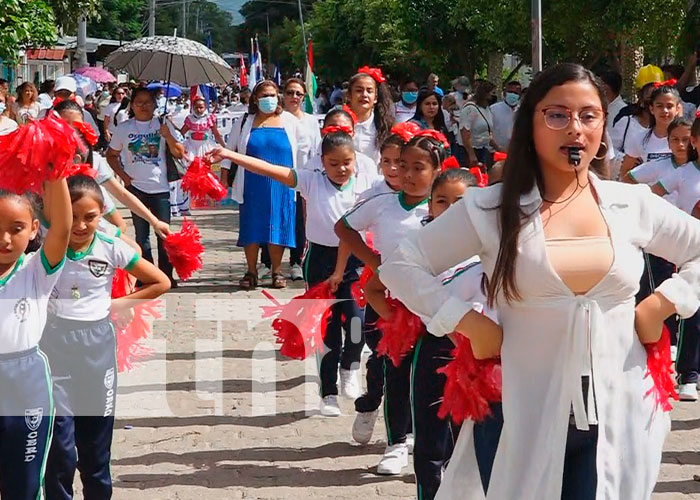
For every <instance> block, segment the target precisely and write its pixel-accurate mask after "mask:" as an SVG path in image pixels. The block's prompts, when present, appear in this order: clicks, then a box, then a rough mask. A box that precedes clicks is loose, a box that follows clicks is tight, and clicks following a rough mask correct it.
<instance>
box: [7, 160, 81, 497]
mask: <svg viewBox="0 0 700 500" xmlns="http://www.w3.org/2000/svg"><path fill="white" fill-rule="evenodd" d="M5 168H6V167H5ZM44 187H45V189H44V192H45V193H48V194H50V195H51V202H50V205H49V207H48V208H49V209H50V210H51V213H53V219H54V223H53V224H52V226H51V228H50V229H49V230H48V231H47V233H46V237H45V238H44V240H43V244H42V245H41V247H40V248H37V246H38V245H37V244H38V243H40V242H39V240H38V232H39V218H38V209H37V208H35V207H34V206H33V205H32V202H31V199H30V198H29V197H28V196H22V195H16V194H14V193H10V192H7V191H0V215H2V217H0V236H1V237H2V238H0V240H1V241H2V245H1V246H0V332H1V333H0V338H2V342H0V392H1V393H2V395H3V397H2V398H0V470H1V471H2V473H1V475H2V479H1V480H0V496H2V498H17V499H29V498H43V493H42V490H43V486H44V485H43V480H44V470H45V468H46V458H47V456H48V452H49V444H50V442H51V430H52V428H53V418H54V405H53V390H52V385H51V375H50V372H49V363H48V361H47V359H46V356H45V355H44V353H43V352H42V351H41V350H40V349H39V347H38V346H39V340H40V339H41V334H42V332H43V331H44V325H45V324H46V308H47V304H48V302H49V296H50V294H51V290H52V288H53V286H54V284H55V283H56V281H57V280H58V278H59V276H60V273H61V270H62V268H63V263H64V260H65V255H66V248H67V247H68V237H69V234H70V227H71V206H70V196H69V195H68V187H67V186H66V181H65V179H60V180H57V181H49V182H47V183H46V184H45V186H44ZM32 243H34V244H33V245H32ZM30 245H32V247H33V248H32V250H34V252H33V253H29V254H27V255H25V252H26V251H27V250H28V248H29V246H30Z"/></svg>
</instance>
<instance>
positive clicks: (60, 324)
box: [41, 317, 117, 500]
mask: <svg viewBox="0 0 700 500" xmlns="http://www.w3.org/2000/svg"><path fill="white" fill-rule="evenodd" d="M41 344H42V347H43V348H44V349H45V350H46V354H47V356H48V358H49V362H50V363H51V366H52V375H53V382H54V400H55V402H56V423H55V425H54V435H53V441H52V442H51V450H50V452H49V459H48V464H47V469H46V492H47V496H48V498H49V499H51V500H70V499H71V498H73V478H74V476H75V471H76V469H77V470H79V471H80V479H81V481H82V483H83V496H84V497H85V499H86V500H93V499H94V500H101V499H107V498H111V496H112V478H111V474H110V470H109V462H110V458H111V448H112V433H113V429H114V408H115V402H116V397H117V395H116V392H117V360H116V354H115V353H116V337H115V333H114V329H113V328H112V325H111V323H110V321H109V318H105V319H104V320H101V321H96V322H89V321H72V320H65V319H59V318H55V317H50V318H49V320H48V321H47V324H46V330H45V331H44V336H43V338H42V343H41Z"/></svg>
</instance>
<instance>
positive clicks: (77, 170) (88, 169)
mask: <svg viewBox="0 0 700 500" xmlns="http://www.w3.org/2000/svg"><path fill="white" fill-rule="evenodd" d="M69 172H70V173H69V174H68V177H73V176H74V175H87V176H88V177H90V178H91V179H94V178H95V177H97V170H95V169H94V168H92V165H90V164H89V163H76V164H75V165H73V166H72V167H70V170H69Z"/></svg>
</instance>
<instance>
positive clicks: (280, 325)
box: [262, 281, 335, 360]
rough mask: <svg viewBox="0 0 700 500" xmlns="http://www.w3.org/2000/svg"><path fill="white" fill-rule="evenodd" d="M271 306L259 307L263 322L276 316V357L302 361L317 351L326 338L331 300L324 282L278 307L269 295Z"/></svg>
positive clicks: (274, 322) (331, 295) (332, 298)
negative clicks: (278, 354)
mask: <svg viewBox="0 0 700 500" xmlns="http://www.w3.org/2000/svg"><path fill="white" fill-rule="evenodd" d="M263 294H265V296H266V297H268V298H269V299H271V300H272V301H273V302H274V303H275V305H274V306H262V309H263V318H270V317H273V316H277V318H276V319H275V320H274V321H273V322H272V328H273V329H274V330H275V337H277V343H278V344H281V347H280V353H282V355H284V356H287V357H288V358H292V359H299V360H303V359H306V358H307V357H308V356H309V355H311V354H313V353H315V352H316V351H319V350H321V348H322V346H323V339H324V338H325V336H326V328H327V326H328V320H329V318H330V316H331V314H332V310H331V306H332V305H333V304H334V303H335V297H334V295H333V293H332V292H331V287H330V285H329V284H328V282H326V281H323V282H321V283H319V284H318V285H316V286H314V287H312V288H310V289H309V290H308V291H307V292H306V293H304V294H303V295H299V296H297V297H294V298H293V299H292V300H290V301H289V302H288V303H287V304H285V305H282V304H280V303H279V302H277V300H276V299H275V298H274V297H272V296H271V295H270V294H269V293H266V292H263Z"/></svg>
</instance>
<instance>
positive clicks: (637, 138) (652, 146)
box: [625, 128, 673, 162]
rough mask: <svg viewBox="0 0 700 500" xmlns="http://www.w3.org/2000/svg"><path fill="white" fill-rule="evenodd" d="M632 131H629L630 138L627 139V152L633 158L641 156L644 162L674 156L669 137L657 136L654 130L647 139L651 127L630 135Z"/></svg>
mask: <svg viewBox="0 0 700 500" xmlns="http://www.w3.org/2000/svg"><path fill="white" fill-rule="evenodd" d="M630 132H631V130H630V131H628V132H627V137H628V140H627V141H625V154H626V155H627V156H631V157H632V158H641V159H642V162H648V161H651V160H659V159H663V158H670V157H671V156H673V154H672V153H671V147H670V146H669V145H668V137H657V136H656V134H655V133H654V132H652V133H651V135H650V136H649V140H646V136H647V134H648V133H649V129H648V128H647V129H643V130H642V131H639V130H636V131H635V132H633V133H632V136H631V137H630Z"/></svg>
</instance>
